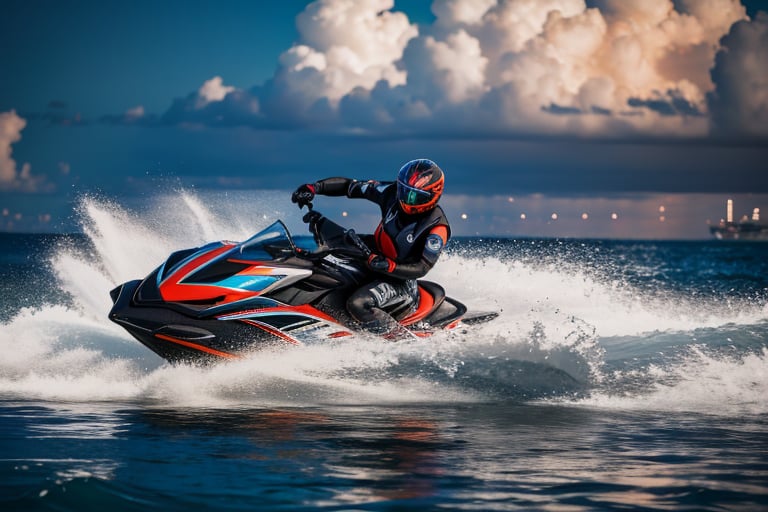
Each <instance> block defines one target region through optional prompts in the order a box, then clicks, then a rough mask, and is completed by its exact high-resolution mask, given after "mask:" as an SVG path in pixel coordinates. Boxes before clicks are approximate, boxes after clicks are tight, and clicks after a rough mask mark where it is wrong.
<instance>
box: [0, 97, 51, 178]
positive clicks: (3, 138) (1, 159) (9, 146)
mask: <svg viewBox="0 0 768 512" xmlns="http://www.w3.org/2000/svg"><path fill="white" fill-rule="evenodd" d="M26 125H27V121H26V119H24V118H22V117H19V116H18V114H16V111H15V110H11V111H9V112H0V190H20V191H23V192H39V191H43V190H49V189H50V185H49V184H47V183H46V182H45V179H44V178H43V177H39V176H33V175H32V166H31V165H30V164H29V163H24V164H23V165H22V166H21V169H19V170H17V169H16V161H15V160H14V159H13V158H12V154H13V144H14V143H16V142H18V141H20V140H21V132H22V130H23V129H24V127H25V126H26Z"/></svg>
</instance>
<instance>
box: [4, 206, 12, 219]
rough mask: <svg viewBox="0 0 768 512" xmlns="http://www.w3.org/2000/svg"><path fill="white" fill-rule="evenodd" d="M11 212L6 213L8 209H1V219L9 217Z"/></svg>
mask: <svg viewBox="0 0 768 512" xmlns="http://www.w3.org/2000/svg"><path fill="white" fill-rule="evenodd" d="M10 213H11V212H9V211H8V208H3V217H7V216H8V215H10Z"/></svg>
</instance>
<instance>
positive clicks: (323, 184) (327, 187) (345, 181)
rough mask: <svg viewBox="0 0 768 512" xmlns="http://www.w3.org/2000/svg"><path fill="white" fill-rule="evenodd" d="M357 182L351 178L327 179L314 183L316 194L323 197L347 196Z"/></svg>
mask: <svg viewBox="0 0 768 512" xmlns="http://www.w3.org/2000/svg"><path fill="white" fill-rule="evenodd" d="M355 181H356V180H352V179H349V178H325V179H324V180H320V181H316V182H315V183H314V185H313V186H314V189H315V190H314V193H315V194H320V195H323V196H346V195H348V191H349V187H350V185H352V184H353V183H355Z"/></svg>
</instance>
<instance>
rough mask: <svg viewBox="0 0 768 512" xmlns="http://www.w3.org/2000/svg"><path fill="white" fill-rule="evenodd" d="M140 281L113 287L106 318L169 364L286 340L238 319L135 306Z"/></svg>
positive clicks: (227, 356)
mask: <svg viewBox="0 0 768 512" xmlns="http://www.w3.org/2000/svg"><path fill="white" fill-rule="evenodd" d="M139 284H141V281H129V282H127V283H125V284H123V285H122V286H120V287H118V288H116V289H115V290H113V298H115V299H116V300H115V304H114V306H113V307H112V310H111V311H110V312H109V318H110V320H112V321H113V322H115V323H117V324H119V325H121V326H122V327H124V328H125V330H127V331H128V332H129V333H131V335H133V337H134V338H136V339H137V340H138V341H140V342H141V343H142V344H144V345H146V346H147V348H149V349H150V350H152V351H153V352H154V353H156V354H157V355H159V356H160V357H162V358H163V359H166V360H168V361H170V362H172V363H176V362H207V361H220V360H222V359H236V358H239V357H241V354H242V353H243V352H245V351H249V350H253V349H259V348H267V347H270V346H275V345H285V343H286V341H285V340H284V339H282V338H280V337H278V336H276V335H274V334H270V333H269V332H268V331H266V330H264V329H258V328H254V327H253V326H251V325H248V324H246V323H243V322H240V321H236V320H231V321H230V320H218V319H216V318H213V319H194V318H190V317H189V316H186V315H183V314H181V313H179V312H177V311H174V310H172V309H169V308H168V307H164V306H163V305H162V304H158V305H156V306H155V305H136V304H134V301H133V297H134V295H135V293H136V289H137V288H138V286H139Z"/></svg>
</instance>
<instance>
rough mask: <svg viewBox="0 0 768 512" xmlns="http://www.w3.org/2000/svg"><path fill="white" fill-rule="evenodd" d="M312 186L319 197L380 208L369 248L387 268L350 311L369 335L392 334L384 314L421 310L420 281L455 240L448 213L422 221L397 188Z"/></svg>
mask: <svg viewBox="0 0 768 512" xmlns="http://www.w3.org/2000/svg"><path fill="white" fill-rule="evenodd" d="M313 186H314V192H315V193H316V194H321V195H326V196H347V197H349V198H362V199H368V200H369V201H372V202H374V203H376V204H378V205H379V208H381V222H380V223H379V226H378V227H377V228H376V231H375V233H374V235H373V236H372V237H368V238H369V240H367V242H368V244H369V245H370V246H371V250H372V251H373V252H374V253H375V254H374V255H372V256H371V258H374V257H375V256H376V255H380V256H383V257H385V258H386V260H387V263H388V265H387V268H386V269H381V270H379V271H378V272H377V274H378V278H377V279H375V280H374V281H373V282H371V283H368V284H366V285H364V286H362V287H361V288H359V289H358V290H357V291H355V292H354V293H353V294H352V295H351V296H350V298H349V300H348V301H347V309H348V310H349V312H350V314H352V316H353V317H355V319H356V320H358V321H359V322H360V323H361V324H363V327H365V328H366V329H368V330H370V331H374V332H388V331H389V330H390V329H391V328H392V327H393V320H392V316H390V315H389V314H387V313H386V312H384V311H383V308H389V307H392V308H393V309H392V312H393V314H394V315H396V316H402V315H403V314H405V313H408V312H410V311H413V310H415V309H416V307H418V299H419V293H418V287H417V284H416V279H418V278H420V277H423V276H424V275H426V273H427V272H429V270H430V269H431V268H432V266H433V265H434V264H435V263H436V262H437V259H438V257H439V256H440V252H441V251H442V250H443V247H445V244H446V243H447V242H448V239H449V238H450V234H451V228H450V226H449V224H448V219H447V218H446V217H445V213H444V212H443V210H442V208H440V207H439V206H436V207H435V208H433V209H432V210H430V211H428V212H426V213H423V214H419V215H407V214H405V213H403V211H402V210H401V209H400V206H399V203H398V200H397V186H396V183H395V182H378V181H373V180H371V181H357V180H352V179H349V178H327V179H324V180H320V181H318V182H317V183H315V184H314V185H313ZM369 261H371V260H370V259H369Z"/></svg>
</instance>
